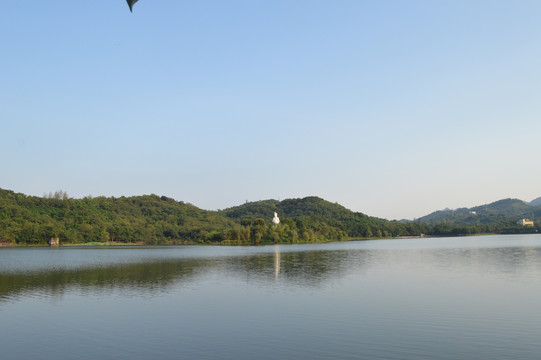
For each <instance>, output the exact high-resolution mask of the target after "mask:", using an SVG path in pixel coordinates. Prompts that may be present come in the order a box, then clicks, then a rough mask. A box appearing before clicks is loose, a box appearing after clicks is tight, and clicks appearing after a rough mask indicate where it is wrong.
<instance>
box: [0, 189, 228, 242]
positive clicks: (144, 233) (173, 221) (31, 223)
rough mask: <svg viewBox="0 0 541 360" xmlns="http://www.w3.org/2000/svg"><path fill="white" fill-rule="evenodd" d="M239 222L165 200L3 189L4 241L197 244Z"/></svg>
mask: <svg viewBox="0 0 541 360" xmlns="http://www.w3.org/2000/svg"><path fill="white" fill-rule="evenodd" d="M233 226H235V223H234V222H233V221H232V220H230V219H228V218H226V217H224V216H220V215H218V214H217V213H216V212H211V211H206V210H202V209H199V208H197V207H196V206H193V205H191V204H186V203H184V202H182V201H180V202H178V201H175V200H173V199H170V198H167V197H165V196H161V197H160V196H157V195H145V196H134V197H120V198H114V197H110V198H107V197H94V198H92V197H86V198H84V199H70V198H68V197H67V196H66V194H62V193H56V194H55V195H54V196H50V197H43V198H42V197H36V196H26V195H24V194H19V193H14V192H13V191H9V190H2V189H0V241H2V242H14V243H22V244H44V243H47V241H48V239H50V238H52V237H59V238H60V239H61V241H63V242H67V243H75V244H77V243H90V242H107V241H114V242H130V243H138V242H139V243H140V242H143V243H146V244H165V243H192V242H197V241H199V240H201V239H205V237H206V236H207V235H208V234H213V233H215V232H220V231H222V230H223V229H225V228H228V227H233Z"/></svg>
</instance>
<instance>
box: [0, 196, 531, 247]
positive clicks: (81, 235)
mask: <svg viewBox="0 0 541 360" xmlns="http://www.w3.org/2000/svg"><path fill="white" fill-rule="evenodd" d="M274 211H277V212H278V213H279V214H280V217H281V223H280V224H279V225H278V226H275V225H274V224H272V223H271V221H270V220H271V219H272V215H273V212H274ZM537 230H538V228H537V227H534V228H524V227H522V226H520V225H517V224H516V220H513V219H510V218H501V219H499V220H498V221H493V222H489V223H482V224H481V223H480V224H468V225H459V224H447V223H439V224H426V223H420V222H399V221H388V220H385V219H379V218H375V217H370V216H367V215H364V214H362V213H357V212H352V211H350V210H348V209H346V208H344V207H343V206H341V205H339V204H333V203H330V202H327V201H325V200H323V199H320V198H317V197H308V198H304V199H288V200H284V201H281V202H280V201H276V200H266V201H260V202H253V203H248V204H244V205H241V206H239V207H234V208H230V209H226V210H222V211H207V210H202V209H199V208H198V207H196V206H194V205H192V204H189V203H184V202H182V201H176V200H174V199H171V198H168V197H165V196H157V195H144V196H134V197H119V198H115V197H91V196H88V197H85V198H83V199H73V198H70V197H69V196H68V195H67V194H66V193H65V192H62V191H58V192H55V193H54V194H53V193H51V194H49V195H45V196H43V197H36V196H27V195H24V194H20V193H15V192H13V191H9V190H3V189H0V242H2V243H4V244H6V243H8V244H14V245H46V244H47V242H48V240H49V239H51V238H60V241H61V243H63V244H89V243H90V244H92V243H106V242H109V243H111V242H112V243H118V244H147V245H166V244H170V245H173V244H224V245H225V244H227V245H260V244H277V243H312V242H326V241H342V240H349V239H361V238H388V237H397V236H420V235H421V234H425V235H435V236H449V235H451V236H457V235H471V234H479V233H525V232H534V231H537Z"/></svg>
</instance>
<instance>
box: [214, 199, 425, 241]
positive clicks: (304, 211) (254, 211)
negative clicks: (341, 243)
mask: <svg viewBox="0 0 541 360" xmlns="http://www.w3.org/2000/svg"><path fill="white" fill-rule="evenodd" d="M274 212H277V213H278V214H279V216H280V217H281V218H282V219H295V220H298V219H305V220H310V221H312V222H316V221H318V222H322V223H325V224H327V225H329V226H333V227H338V228H340V229H341V230H343V231H345V232H346V233H347V234H348V236H351V237H371V236H375V235H376V234H377V235H379V236H385V234H388V235H389V234H392V233H393V232H401V233H404V234H406V233H407V234H411V233H420V229H415V230H413V229H412V228H411V226H410V227H409V228H408V229H406V228H404V229H398V228H399V227H407V226H408V225H404V224H398V223H392V222H389V221H387V220H383V219H378V218H375V217H370V216H367V215H365V214H362V213H358V212H353V211H351V210H348V209H346V208H345V207H343V206H342V205H340V204H337V203H332V202H329V201H326V200H324V199H321V198H319V197H316V196H309V197H305V198H302V199H286V200H283V201H277V200H262V201H256V202H249V203H246V204H243V205H240V206H235V207H232V208H229V209H225V210H223V211H221V213H222V214H224V215H225V216H227V217H228V218H231V219H236V220H237V219H246V218H248V219H249V218H263V219H272V217H273V213H274Z"/></svg>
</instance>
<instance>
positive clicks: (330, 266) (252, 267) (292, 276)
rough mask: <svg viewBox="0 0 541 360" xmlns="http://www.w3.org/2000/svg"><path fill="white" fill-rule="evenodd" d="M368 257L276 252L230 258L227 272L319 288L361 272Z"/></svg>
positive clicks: (358, 253)
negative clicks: (347, 275) (358, 271)
mask: <svg viewBox="0 0 541 360" xmlns="http://www.w3.org/2000/svg"><path fill="white" fill-rule="evenodd" d="M353 253H355V255H353ZM366 256H368V252H366V251H347V250H340V251H300V252H279V251H276V252H275V253H264V254H257V255H255V256H247V257H239V258H231V259H228V260H227V261H226V262H225V263H224V270H225V271H227V272H230V273H235V274H243V276H244V277H245V278H246V279H253V280H257V281H270V280H272V281H274V280H277V279H280V280H282V281H285V282H286V283H291V284H292V285H298V286H310V287H318V286H321V285H322V284H323V283H325V282H327V281H330V280H331V279H336V278H338V277H340V276H342V275H343V274H344V273H345V272H347V271H350V270H353V269H355V270H358V268H359V267H362V266H364V262H365V261H363V258H366Z"/></svg>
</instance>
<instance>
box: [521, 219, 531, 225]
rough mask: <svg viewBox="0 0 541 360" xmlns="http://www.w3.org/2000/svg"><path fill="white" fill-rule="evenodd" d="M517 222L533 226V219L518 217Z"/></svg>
mask: <svg viewBox="0 0 541 360" xmlns="http://www.w3.org/2000/svg"><path fill="white" fill-rule="evenodd" d="M518 224H519V225H522V226H534V224H533V221H532V220H528V219H520V220H519V221H518Z"/></svg>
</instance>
